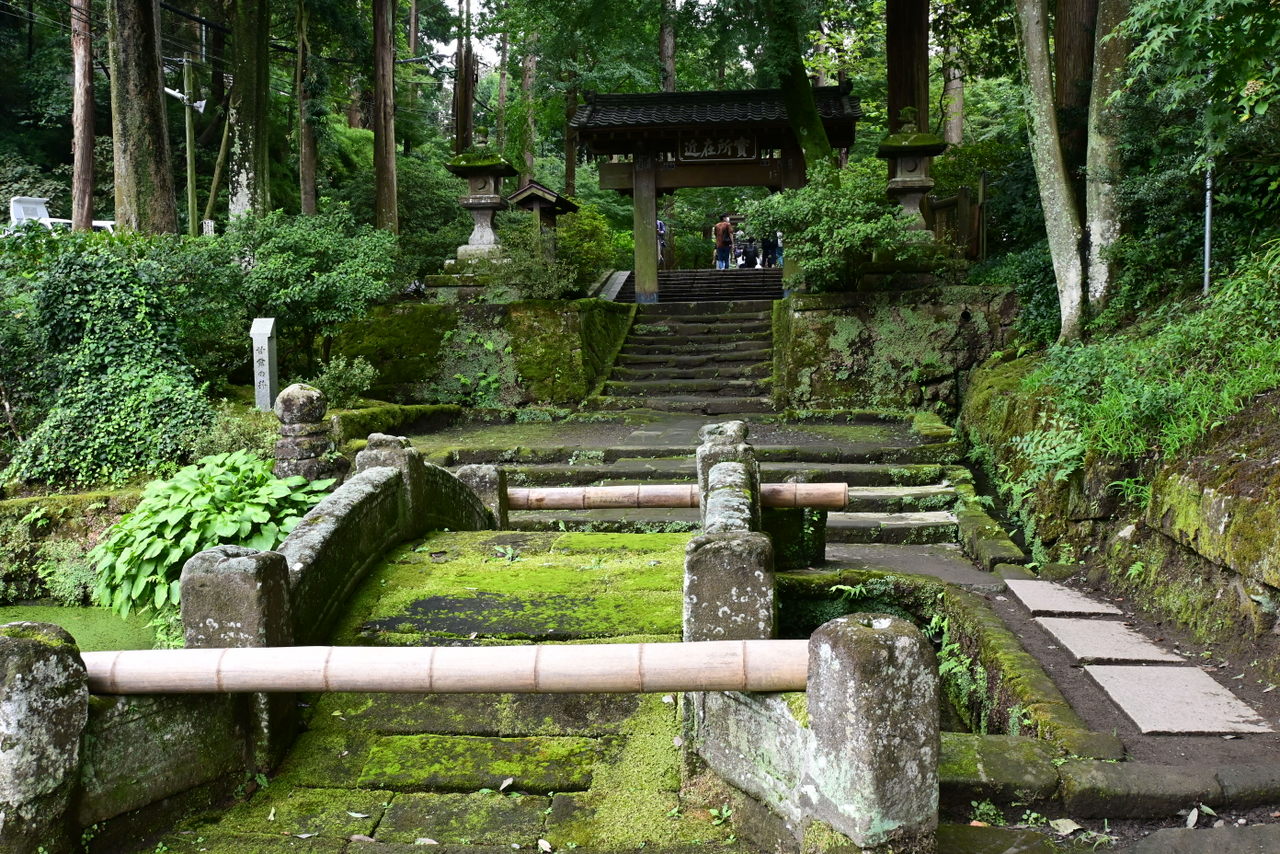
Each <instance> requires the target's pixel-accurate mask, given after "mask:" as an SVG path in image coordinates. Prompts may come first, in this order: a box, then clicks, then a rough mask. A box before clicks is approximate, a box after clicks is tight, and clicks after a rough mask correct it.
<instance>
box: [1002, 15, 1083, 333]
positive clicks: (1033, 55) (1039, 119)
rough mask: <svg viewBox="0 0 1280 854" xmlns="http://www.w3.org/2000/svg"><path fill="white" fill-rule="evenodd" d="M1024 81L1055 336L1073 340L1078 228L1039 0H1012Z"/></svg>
mask: <svg viewBox="0 0 1280 854" xmlns="http://www.w3.org/2000/svg"><path fill="white" fill-rule="evenodd" d="M1017 10H1018V25H1019V30H1020V34H1021V38H1022V53H1023V66H1024V69H1025V72H1026V80H1027V87H1028V89H1029V91H1028V93H1027V118H1028V122H1027V130H1028V133H1029V135H1030V137H1031V159H1032V162H1033V163H1034V165H1035V170H1036V183H1037V185H1038V186H1039V188H1040V203H1041V205H1042V207H1043V208H1044V225H1045V231H1046V232H1047V233H1048V235H1049V254H1050V255H1051V256H1052V258H1053V273H1054V278H1055V279H1057V284H1058V304H1059V311H1060V315H1061V318H1062V329H1061V331H1060V332H1059V334H1058V340H1059V341H1073V340H1076V339H1078V338H1080V336H1081V334H1082V332H1083V317H1082V314H1083V311H1084V265H1083V262H1082V260H1081V257H1080V249H1081V246H1080V244H1081V238H1082V229H1081V226H1080V217H1079V215H1078V213H1077V208H1076V204H1075V198H1074V196H1073V192H1072V187H1071V180H1070V176H1069V175H1068V174H1067V167H1066V163H1065V162H1064V161H1063V157H1062V147H1061V146H1060V144H1059V139H1058V121H1057V115H1056V113H1055V111H1054V104H1053V75H1052V72H1051V70H1050V63H1051V60H1050V57H1049V33H1048V22H1047V20H1046V19H1047V14H1046V10H1045V0H1017Z"/></svg>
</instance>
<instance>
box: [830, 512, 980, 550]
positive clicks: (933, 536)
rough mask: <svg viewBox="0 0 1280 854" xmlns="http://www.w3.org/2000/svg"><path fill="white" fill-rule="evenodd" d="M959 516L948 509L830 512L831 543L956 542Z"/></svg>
mask: <svg viewBox="0 0 1280 854" xmlns="http://www.w3.org/2000/svg"><path fill="white" fill-rule="evenodd" d="M955 540H956V518H955V516H953V515H952V514H951V513H949V512H947V511H941V510H939V511H932V512H924V513H840V512H832V513H828V514H827V542H829V543H896V544H914V543H953V542H955Z"/></svg>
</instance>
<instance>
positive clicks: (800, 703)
mask: <svg viewBox="0 0 1280 854" xmlns="http://www.w3.org/2000/svg"><path fill="white" fill-rule="evenodd" d="M782 701H783V702H784V703H786V704H787V709H788V710H789V711H790V712H791V717H793V718H795V719H796V722H797V723H798V724H800V726H802V727H807V726H809V695H808V694H806V693H805V692H804V691H788V692H787V693H785V694H783V695H782Z"/></svg>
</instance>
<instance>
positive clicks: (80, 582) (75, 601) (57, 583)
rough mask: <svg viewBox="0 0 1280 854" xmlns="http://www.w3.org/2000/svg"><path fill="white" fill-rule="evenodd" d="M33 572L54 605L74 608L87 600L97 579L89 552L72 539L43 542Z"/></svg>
mask: <svg viewBox="0 0 1280 854" xmlns="http://www.w3.org/2000/svg"><path fill="white" fill-rule="evenodd" d="M36 573H37V574H38V575H39V576H40V580H41V581H43V582H44V586H45V588H46V589H47V590H48V591H49V596H50V597H51V598H52V599H53V600H54V601H55V602H57V603H58V604H59V605H66V606H67V607H73V608H74V607H79V606H81V605H84V604H85V603H86V602H88V601H89V596H90V594H91V592H92V591H93V584H94V582H95V581H96V580H97V577H98V574H97V572H96V571H95V570H94V568H93V562H92V561H90V560H89V556H88V551H87V550H86V549H85V547H84V546H82V545H80V543H78V542H76V541H75V540H71V539H51V540H47V541H46V542H44V543H42V544H41V546H40V563H39V565H38V566H37V567H36Z"/></svg>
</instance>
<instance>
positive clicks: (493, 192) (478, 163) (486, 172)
mask: <svg viewBox="0 0 1280 854" xmlns="http://www.w3.org/2000/svg"><path fill="white" fill-rule="evenodd" d="M444 168H445V169H447V170H449V171H450V172H452V173H453V174H454V175H458V176H460V177H462V178H466V179H467V183H468V185H469V187H468V189H469V190H470V192H469V193H468V194H467V195H465V196H462V197H461V198H459V199H458V202H459V203H460V204H461V205H462V206H463V207H464V208H466V209H467V210H469V211H471V218H472V220H474V222H475V227H474V228H473V229H472V231H471V237H469V238H468V239H467V242H466V243H465V244H463V245H462V246H459V247H458V261H459V262H460V263H462V264H466V263H467V262H469V261H473V260H476V259H480V258H494V257H496V256H497V255H498V252H499V249H498V236H497V235H496V234H495V233H494V231H493V216H494V214H496V213H497V212H498V211H500V210H505V209H506V207H507V201H506V199H504V198H503V196H502V179H503V178H508V177H511V176H513V175H518V174H519V172H517V171H516V168H515V167H514V166H512V165H511V164H510V163H509V162H507V160H506V159H505V158H504V157H503V156H502V155H501V154H498V153H497V152H494V151H489V150H487V149H485V148H484V147H480V148H477V149H476V150H474V151H469V152H467V153H465V154H459V155H458V156H456V157H454V158H453V159H452V160H450V161H449V162H448V163H446V164H445V166H444Z"/></svg>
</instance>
